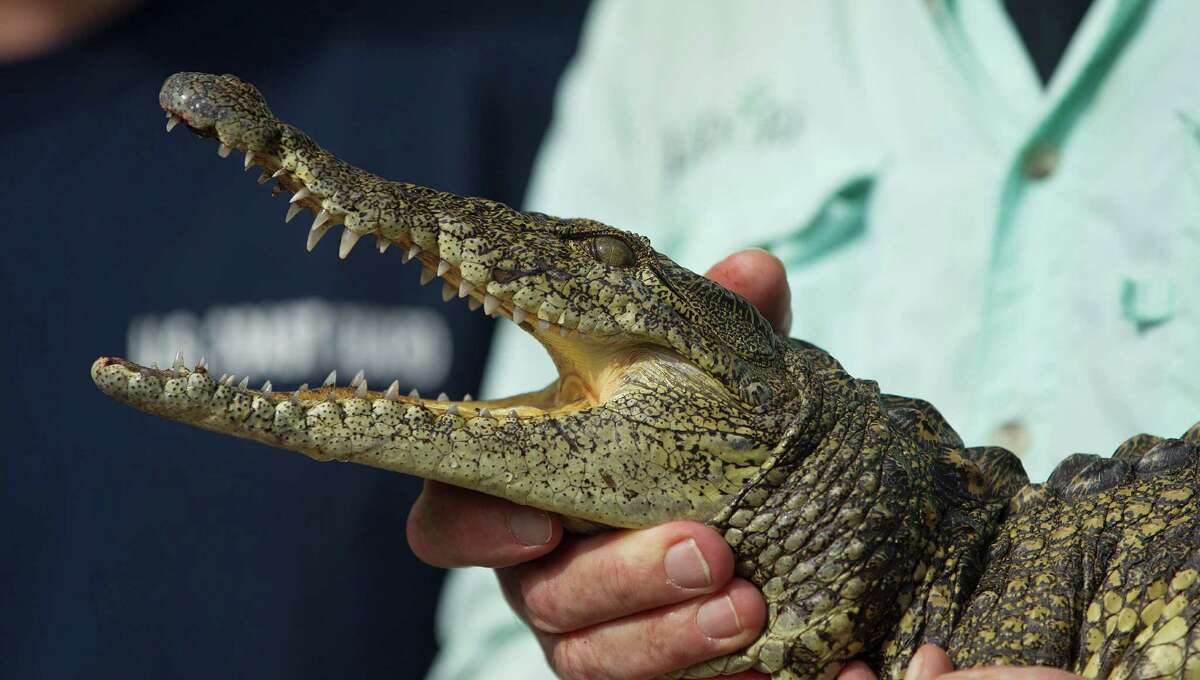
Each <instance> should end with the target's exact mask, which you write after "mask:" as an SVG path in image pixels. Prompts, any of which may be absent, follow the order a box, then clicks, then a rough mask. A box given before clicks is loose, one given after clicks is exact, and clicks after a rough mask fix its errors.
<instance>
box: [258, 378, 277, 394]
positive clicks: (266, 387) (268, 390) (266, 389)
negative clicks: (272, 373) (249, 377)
mask: <svg viewBox="0 0 1200 680" xmlns="http://www.w3.org/2000/svg"><path fill="white" fill-rule="evenodd" d="M258 391H259V392H262V393H263V394H270V393H271V392H272V391H274V390H273V389H272V388H271V381H270V380H268V381H266V382H264V383H263V386H262V387H260V388H258Z"/></svg>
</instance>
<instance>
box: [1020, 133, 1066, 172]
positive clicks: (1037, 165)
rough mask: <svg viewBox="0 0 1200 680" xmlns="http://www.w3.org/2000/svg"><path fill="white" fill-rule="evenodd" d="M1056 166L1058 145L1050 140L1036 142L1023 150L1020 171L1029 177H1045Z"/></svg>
mask: <svg viewBox="0 0 1200 680" xmlns="http://www.w3.org/2000/svg"><path fill="white" fill-rule="evenodd" d="M1056 168H1058V147H1056V146H1054V145H1053V144H1051V143H1050V142H1038V143H1037V144H1034V145H1033V146H1032V147H1030V148H1029V151H1026V152H1025V159H1024V160H1023V161H1022V162H1021V172H1022V173H1024V174H1025V176H1026V177H1028V178H1029V179H1045V178H1047V177H1049V176H1050V175H1051V174H1053V173H1054V170H1055V169H1056Z"/></svg>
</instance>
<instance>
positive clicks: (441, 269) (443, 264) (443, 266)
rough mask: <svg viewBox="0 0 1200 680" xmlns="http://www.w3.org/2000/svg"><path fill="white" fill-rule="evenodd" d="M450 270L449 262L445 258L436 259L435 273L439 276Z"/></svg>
mask: <svg viewBox="0 0 1200 680" xmlns="http://www.w3.org/2000/svg"><path fill="white" fill-rule="evenodd" d="M448 271H450V263H449V262H447V261H445V260H438V269H437V275H438V276H441V275H443V274H445V273H446V272H448Z"/></svg>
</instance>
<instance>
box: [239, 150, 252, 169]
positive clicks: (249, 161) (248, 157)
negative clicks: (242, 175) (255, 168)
mask: <svg viewBox="0 0 1200 680" xmlns="http://www.w3.org/2000/svg"><path fill="white" fill-rule="evenodd" d="M251 165H254V152H253V151H249V150H247V151H246V157H245V158H243V159H242V171H243V172H245V171H246V170H249V169H250V166H251Z"/></svg>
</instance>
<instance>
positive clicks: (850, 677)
mask: <svg viewBox="0 0 1200 680" xmlns="http://www.w3.org/2000/svg"><path fill="white" fill-rule="evenodd" d="M930 678H940V679H941V680H1080V678H1079V676H1078V675H1074V674H1071V673H1068V672H1066V671H1060V670H1058V669H1057V668H1046V667H1044V666H1031V667H1025V668H1017V667H1015V666H988V667H979V668H967V669H964V670H961V671H955V670H954V664H952V663H950V657H949V656H948V655H947V654H946V652H945V650H943V649H942V648H941V647H938V646H937V645H922V646H921V648H920V649H918V650H917V653H916V654H913V658H912V660H911V661H909V663H908V670H907V671H905V673H904V680H929V679H930ZM838 680H876V678H875V674H874V673H872V672H871V669H870V668H868V667H867V665H866V664H864V663H862V662H861V661H854V662H851V663H850V664H848V665H847V666H846V667H845V668H843V669H842V671H841V673H839V674H838Z"/></svg>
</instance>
